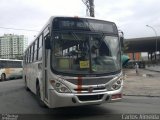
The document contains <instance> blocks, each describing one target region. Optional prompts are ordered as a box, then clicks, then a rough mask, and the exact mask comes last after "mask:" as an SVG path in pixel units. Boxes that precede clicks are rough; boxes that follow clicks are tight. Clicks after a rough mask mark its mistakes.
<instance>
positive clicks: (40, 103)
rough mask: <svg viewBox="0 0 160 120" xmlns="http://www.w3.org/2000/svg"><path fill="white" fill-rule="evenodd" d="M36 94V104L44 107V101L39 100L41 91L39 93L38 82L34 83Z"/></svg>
mask: <svg viewBox="0 0 160 120" xmlns="http://www.w3.org/2000/svg"><path fill="white" fill-rule="evenodd" d="M36 95H37V100H38V104H39V105H40V106H41V107H43V108H44V107H46V105H45V104H44V102H43V101H42V100H41V93H40V86H39V82H38V83H37V84H36Z"/></svg>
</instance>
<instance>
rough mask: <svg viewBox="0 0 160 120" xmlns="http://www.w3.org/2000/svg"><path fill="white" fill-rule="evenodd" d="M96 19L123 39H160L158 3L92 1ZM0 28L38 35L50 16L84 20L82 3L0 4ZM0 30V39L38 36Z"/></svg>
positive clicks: (24, 0)
mask: <svg viewBox="0 0 160 120" xmlns="http://www.w3.org/2000/svg"><path fill="white" fill-rule="evenodd" d="M94 2H95V3H94V4H95V16H96V18H100V19H104V20H108V21H113V22H115V23H116V24H117V26H118V28H119V29H121V30H122V31H124V34H125V38H137V37H150V36H155V33H154V31H153V30H152V29H151V28H149V27H146V25H147V24H148V25H150V26H152V27H153V28H154V29H155V30H156V32H157V34H158V36H159V35H160V7H159V6H160V0H94ZM0 15H1V17H0V27H5V28H17V29H29V30H36V31H40V30H41V28H42V27H43V26H44V25H45V23H46V22H47V20H48V19H49V17H50V16H54V15H67V16H82V17H85V16H86V6H85V5H84V4H83V2H82V0H0ZM36 31H23V30H10V29H2V28H0V35H3V34H5V33H8V34H13V33H14V34H18V35H21V34H24V35H26V36H28V37H29V43H30V42H31V41H32V40H33V36H34V35H36V34H37V33H38V32H36Z"/></svg>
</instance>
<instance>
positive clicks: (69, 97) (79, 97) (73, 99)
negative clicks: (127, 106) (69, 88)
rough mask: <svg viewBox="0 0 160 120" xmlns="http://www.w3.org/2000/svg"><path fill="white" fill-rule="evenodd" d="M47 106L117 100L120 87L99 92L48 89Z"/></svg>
mask: <svg viewBox="0 0 160 120" xmlns="http://www.w3.org/2000/svg"><path fill="white" fill-rule="evenodd" d="M49 96H50V97H49V104H48V107H49V108H58V107H67V106H82V105H95V104H102V103H105V102H117V101H120V100H121V99H122V88H120V89H119V90H116V91H107V92H100V93H85V94H84V93H77V94H74V93H58V92H57V91H56V90H49Z"/></svg>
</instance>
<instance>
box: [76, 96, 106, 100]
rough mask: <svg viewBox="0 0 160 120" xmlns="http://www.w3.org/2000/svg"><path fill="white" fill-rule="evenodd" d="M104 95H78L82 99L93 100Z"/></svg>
mask: <svg viewBox="0 0 160 120" xmlns="http://www.w3.org/2000/svg"><path fill="white" fill-rule="evenodd" d="M102 97H103V95H81V96H78V99H79V100H80V101H92V100H100V99H102Z"/></svg>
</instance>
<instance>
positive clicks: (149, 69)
mask: <svg viewBox="0 0 160 120" xmlns="http://www.w3.org/2000/svg"><path fill="white" fill-rule="evenodd" d="M144 70H148V71H154V72H160V71H158V70H151V69H147V68H145V69H144Z"/></svg>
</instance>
